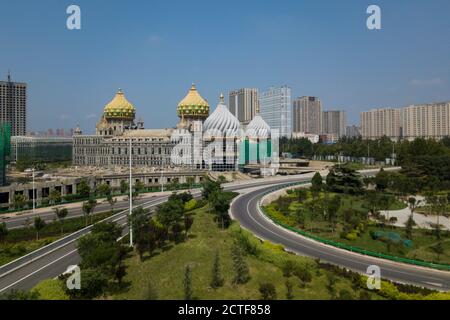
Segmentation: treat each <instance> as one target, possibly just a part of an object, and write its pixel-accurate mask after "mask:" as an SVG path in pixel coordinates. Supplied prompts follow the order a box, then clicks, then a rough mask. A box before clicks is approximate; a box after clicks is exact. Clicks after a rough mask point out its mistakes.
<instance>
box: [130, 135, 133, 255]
mask: <svg viewBox="0 0 450 320" xmlns="http://www.w3.org/2000/svg"><path fill="white" fill-rule="evenodd" d="M129 153H130V161H129V162H130V182H129V187H130V213H129V215H130V247H133V224H132V219H131V215H132V213H133V187H132V185H131V184H132V182H133V180H132V176H131V166H132V148H131V138H130V151H129Z"/></svg>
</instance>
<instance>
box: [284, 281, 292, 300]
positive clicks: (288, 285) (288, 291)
mask: <svg viewBox="0 0 450 320" xmlns="http://www.w3.org/2000/svg"><path fill="white" fill-rule="evenodd" d="M284 285H285V286H286V299H287V300H292V299H294V293H293V291H294V285H293V284H292V282H291V281H289V279H287V280H286V282H285V283H284Z"/></svg>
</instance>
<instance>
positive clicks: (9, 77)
mask: <svg viewBox="0 0 450 320" xmlns="http://www.w3.org/2000/svg"><path fill="white" fill-rule="evenodd" d="M8 82H11V70H9V69H8Z"/></svg>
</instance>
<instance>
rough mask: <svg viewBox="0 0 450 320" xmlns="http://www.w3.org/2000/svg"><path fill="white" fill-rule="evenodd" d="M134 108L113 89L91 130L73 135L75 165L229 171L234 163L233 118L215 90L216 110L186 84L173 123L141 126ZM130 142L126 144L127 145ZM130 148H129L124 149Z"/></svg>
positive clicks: (236, 135) (236, 132)
mask: <svg viewBox="0 0 450 320" xmlns="http://www.w3.org/2000/svg"><path fill="white" fill-rule="evenodd" d="M135 113H136V110H135V108H134V106H133V105H132V104H131V103H130V102H129V101H128V100H127V99H126V98H125V95H124V93H123V92H122V91H121V90H119V92H117V93H116V95H115V97H114V98H113V100H112V101H111V102H110V103H108V104H107V105H106V106H105V107H104V110H103V115H102V117H101V118H100V121H99V122H98V124H97V126H96V134H95V135H83V134H82V132H81V130H80V129H79V128H77V129H76V130H75V134H74V136H73V164H74V165H76V166H97V167H112V168H114V167H124V166H128V165H129V161H130V152H131V158H132V165H133V167H148V168H149V169H152V168H154V169H157V170H159V169H164V168H168V169H169V168H170V169H173V170H207V169H209V170H212V171H235V170H238V165H239V150H238V144H239V141H240V136H241V130H242V129H241V124H240V123H239V120H238V119H237V118H236V117H235V116H234V115H233V114H232V113H231V112H230V111H229V110H228V108H227V106H226V105H225V103H224V97H223V95H221V97H220V102H219V104H218V106H217V108H216V110H215V111H214V112H213V113H212V114H211V115H209V104H208V102H207V101H206V100H205V99H203V98H202V97H201V95H200V94H199V93H198V91H197V89H196V87H195V85H192V87H191V89H190V90H189V92H188V93H187V95H186V96H185V97H184V98H183V99H182V100H181V101H180V103H179V104H178V106H177V115H178V117H179V123H178V124H177V126H176V127H175V128H165V129H144V128H143V121H138V122H137V123H135ZM130 142H131V146H130ZM130 150H131V151H130Z"/></svg>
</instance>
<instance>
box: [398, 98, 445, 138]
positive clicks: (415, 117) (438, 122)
mask: <svg viewBox="0 0 450 320" xmlns="http://www.w3.org/2000/svg"><path fill="white" fill-rule="evenodd" d="M401 117H402V120H401V124H402V133H403V138H405V139H414V138H417V137H422V138H436V139H441V138H443V137H446V136H450V102H441V103H432V104H423V105H412V106H408V107H405V108H403V109H402V111H401Z"/></svg>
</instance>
